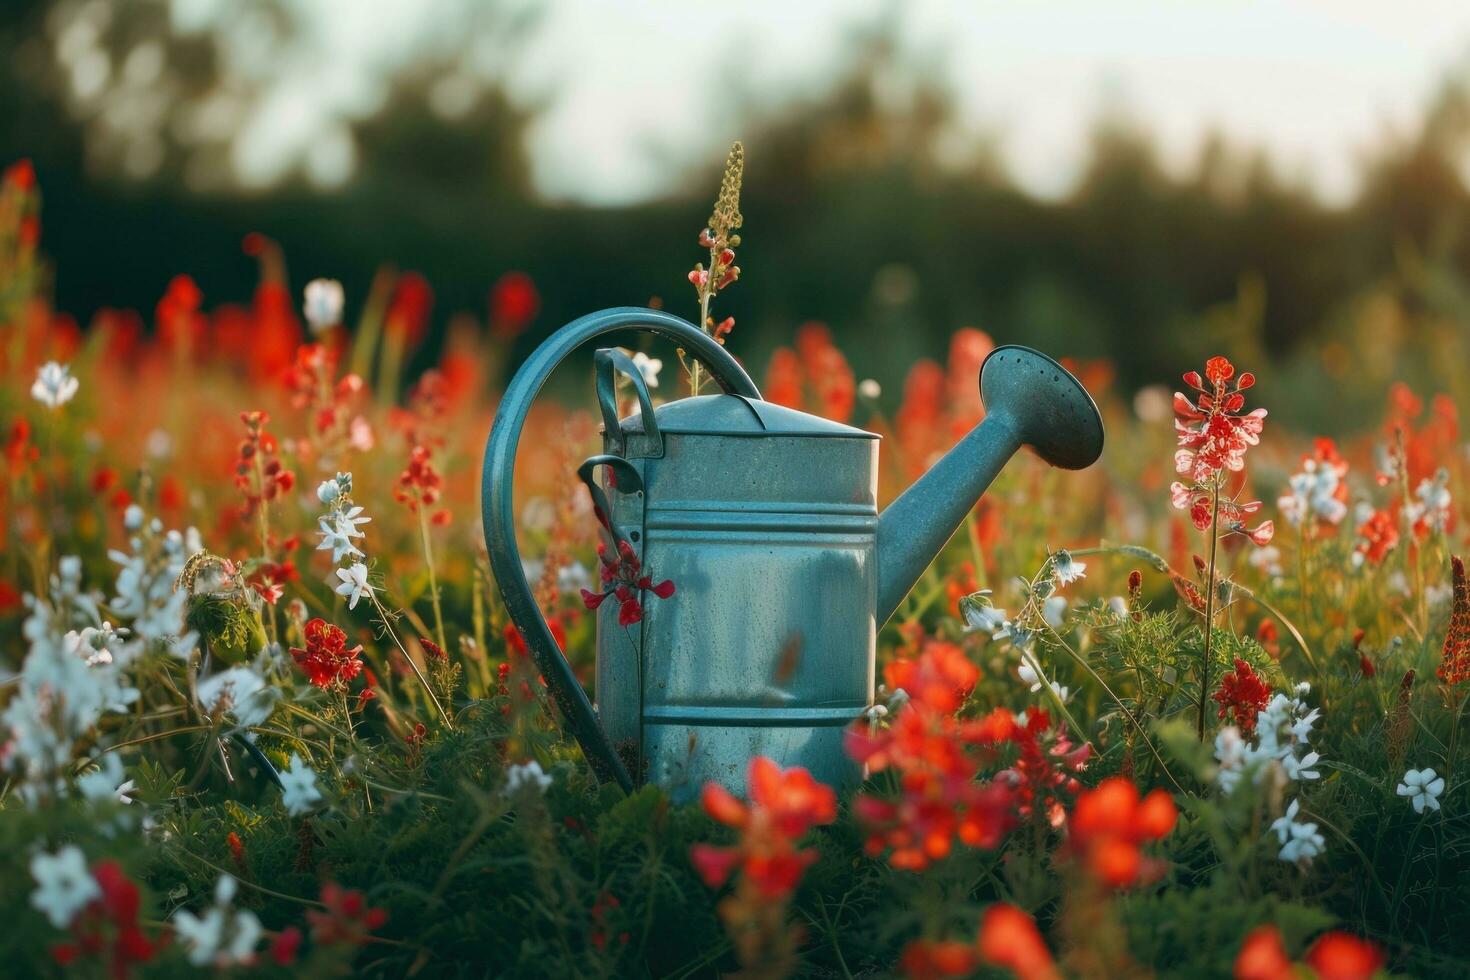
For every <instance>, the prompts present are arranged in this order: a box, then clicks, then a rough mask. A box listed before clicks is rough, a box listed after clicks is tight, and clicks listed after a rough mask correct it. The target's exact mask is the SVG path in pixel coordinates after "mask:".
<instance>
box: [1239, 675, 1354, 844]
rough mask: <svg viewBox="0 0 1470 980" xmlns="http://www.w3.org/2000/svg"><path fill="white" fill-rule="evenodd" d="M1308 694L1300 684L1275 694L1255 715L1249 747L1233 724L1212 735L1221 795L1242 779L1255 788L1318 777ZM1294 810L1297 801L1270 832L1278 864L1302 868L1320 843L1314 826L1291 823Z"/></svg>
mask: <svg viewBox="0 0 1470 980" xmlns="http://www.w3.org/2000/svg"><path fill="white" fill-rule="evenodd" d="M1310 691H1311V685H1310V684H1307V683H1305V682H1304V683H1301V684H1298V685H1297V686H1296V689H1295V691H1293V693H1292V695H1291V696H1290V697H1288V696H1287V695H1285V694H1280V693H1278V694H1277V695H1276V696H1275V697H1273V698H1272V699H1271V701H1270V703H1268V704H1267V705H1266V707H1265V708H1264V709H1263V710H1262V711H1261V712H1260V713H1259V714H1257V715H1256V741H1255V744H1254V745H1252V744H1251V743H1250V742H1247V741H1246V740H1245V739H1244V738H1242V737H1241V735H1240V729H1238V728H1236V727H1235V726H1234V725H1228V726H1226V727H1225V728H1222V729H1220V733H1219V734H1218V735H1216V736H1215V758H1216V759H1217V760H1218V761H1219V763H1220V768H1219V772H1218V774H1217V776H1216V781H1217V782H1218V783H1219V786H1220V789H1221V790H1222V791H1223V792H1224V793H1226V794H1227V795H1228V794H1230V793H1233V792H1234V791H1235V789H1236V788H1237V787H1238V786H1239V785H1240V783H1241V781H1242V780H1244V779H1246V778H1249V779H1250V780H1251V782H1252V783H1254V784H1256V785H1260V784H1261V783H1262V782H1264V781H1266V779H1267V778H1268V777H1274V778H1278V779H1281V780H1283V781H1285V782H1305V781H1310V780H1314V779H1319V778H1321V775H1322V774H1321V773H1319V772H1318V771H1317V770H1316V769H1315V768H1314V767H1315V766H1316V765H1317V763H1318V762H1320V761H1321V758H1322V757H1321V756H1320V755H1319V754H1318V753H1317V752H1315V751H1312V750H1311V747H1310V745H1309V741H1310V738H1311V733H1312V728H1313V726H1314V725H1315V724H1316V723H1317V719H1318V718H1320V717H1321V716H1322V710H1321V709H1320V708H1311V709H1308V707H1307V704H1306V701H1305V700H1304V699H1305V696H1306V695H1307V694H1308V693H1309V692H1310ZM1299 811H1300V803H1299V802H1298V801H1297V800H1292V801H1291V805H1290V806H1288V807H1287V810H1286V813H1285V814H1284V815H1282V816H1281V817H1279V818H1278V819H1277V820H1276V821H1275V822H1274V823H1272V824H1271V828H1270V829H1271V832H1273V833H1275V834H1276V836H1277V839H1278V841H1279V842H1280V844H1281V852H1280V857H1281V860H1283V861H1291V862H1294V863H1298V864H1306V863H1308V862H1310V861H1311V860H1312V858H1314V857H1316V856H1317V855H1319V854H1321V853H1322V851H1323V848H1324V846H1325V843H1326V842H1325V841H1324V839H1323V838H1322V835H1321V834H1319V833H1318V832H1317V825H1316V824H1315V823H1310V822H1301V821H1298V820H1297V819H1296V816H1297V813H1298V812H1299Z"/></svg>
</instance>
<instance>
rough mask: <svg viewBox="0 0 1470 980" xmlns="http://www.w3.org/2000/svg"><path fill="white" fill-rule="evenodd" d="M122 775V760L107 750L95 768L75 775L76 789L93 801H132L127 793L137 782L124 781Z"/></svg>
mask: <svg viewBox="0 0 1470 980" xmlns="http://www.w3.org/2000/svg"><path fill="white" fill-rule="evenodd" d="M124 775H125V774H124V772H123V765H122V760H120V759H119V758H118V757H117V754H116V753H114V752H108V753H106V754H104V755H103V756H102V762H101V763H100V764H99V765H98V767H97V768H96V769H94V770H92V771H90V772H87V773H85V774H84V775H81V776H78V777H77V789H78V790H80V791H81V793H82V796H83V797H85V798H86V799H87V800H90V801H91V802H93V803H102V802H106V801H112V802H117V803H124V804H126V803H132V802H133V798H132V797H131V796H129V795H128V794H129V793H131V792H133V790H135V789H137V784H136V783H134V782H133V781H132V780H131V779H129V780H126V781H124V780H123V776H124Z"/></svg>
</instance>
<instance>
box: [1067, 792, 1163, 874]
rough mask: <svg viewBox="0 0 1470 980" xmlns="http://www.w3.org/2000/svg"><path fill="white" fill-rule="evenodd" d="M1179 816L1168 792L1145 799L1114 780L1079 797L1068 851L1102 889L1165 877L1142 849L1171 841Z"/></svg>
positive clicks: (1069, 825)
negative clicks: (1155, 841) (1170, 835)
mask: <svg viewBox="0 0 1470 980" xmlns="http://www.w3.org/2000/svg"><path fill="white" fill-rule="evenodd" d="M1178 816H1179V811H1178V808H1177V807H1175V805H1174V800H1173V799H1172V798H1171V797H1170V796H1169V794H1168V793H1167V792H1165V791H1164V790H1162V789H1156V790H1153V791H1151V792H1150V793H1149V794H1148V795H1147V796H1144V797H1142V798H1140V797H1139V793H1138V787H1137V786H1135V785H1134V784H1133V782H1132V781H1131V780H1129V779H1127V778H1125V777H1123V776H1112V777H1110V778H1108V779H1105V780H1103V781H1102V782H1101V783H1099V784H1098V786H1097V788H1096V789H1090V790H1084V791H1083V792H1081V793H1080V794H1078V796H1077V804H1076V806H1074V807H1073V808H1072V818H1071V821H1070V822H1069V823H1068V838H1067V844H1066V850H1067V852H1068V853H1069V854H1071V855H1072V856H1074V857H1075V858H1076V859H1077V860H1078V861H1079V862H1080V865H1081V867H1082V868H1083V869H1084V870H1085V871H1086V872H1087V873H1088V874H1089V875H1090V876H1091V877H1092V878H1094V879H1095V880H1096V881H1098V882H1099V883H1100V884H1102V885H1105V886H1107V887H1109V888H1128V887H1130V886H1132V885H1134V884H1137V883H1138V882H1140V881H1148V880H1152V879H1154V878H1156V877H1157V876H1158V875H1159V874H1161V873H1162V872H1163V864H1162V863H1161V862H1159V861H1156V860H1153V859H1150V858H1146V857H1145V856H1144V854H1143V850H1142V847H1141V845H1143V844H1144V843H1146V842H1148V841H1154V840H1160V839H1162V838H1164V837H1167V836H1168V835H1169V833H1170V832H1171V831H1173V829H1174V822H1175V820H1176V819H1178Z"/></svg>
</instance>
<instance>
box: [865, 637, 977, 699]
mask: <svg viewBox="0 0 1470 980" xmlns="http://www.w3.org/2000/svg"><path fill="white" fill-rule="evenodd" d="M883 679H884V680H885V681H886V682H887V683H888V686H889V688H891V689H893V690H897V689H899V688H902V689H903V690H904V692H905V693H907V694H908V696H909V698H910V700H912V701H916V702H919V703H922V704H924V705H925V706H927V707H930V708H933V709H934V710H935V711H938V712H941V713H943V714H953V713H954V712H956V711H958V710H959V709H960V705H962V704H964V702H965V699H966V698H968V697H969V696H970V691H971V690H973V689H974V687H975V682H976V681H978V680H979V679H980V668H979V667H976V666H975V664H974V663H973V662H972V661H971V660H970V658H969V657H967V656H965V651H964V650H962V649H960V647H958V646H957V645H955V644H953V643H945V642H942V641H939V640H930V641H928V642H927V643H925V644H924V648H923V652H922V654H921V655H920V657H919V659H918V660H910V659H908V658H906V657H899V658H898V659H896V660H893V661H891V662H890V663H889V664H888V665H887V666H885V667H884V668H883Z"/></svg>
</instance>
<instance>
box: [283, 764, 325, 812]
mask: <svg viewBox="0 0 1470 980" xmlns="http://www.w3.org/2000/svg"><path fill="white" fill-rule="evenodd" d="M321 800H322V791H321V790H320V789H318V788H317V785H316V773H315V772H313V771H312V769H311V767H310V766H308V765H307V764H306V763H304V762H302V761H301V756H300V755H298V754H297V753H295V752H292V753H291V765H290V766H289V767H288V768H287V769H285V770H284V771H283V772H282V773H281V802H282V803H284V804H285V806H286V812H287V813H289V814H291V816H293V817H299V816H301V815H303V814H306V813H310V812H311V811H312V810H313V809H314V808H315V807H316V805H317V804H318V803H320V802H321Z"/></svg>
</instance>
